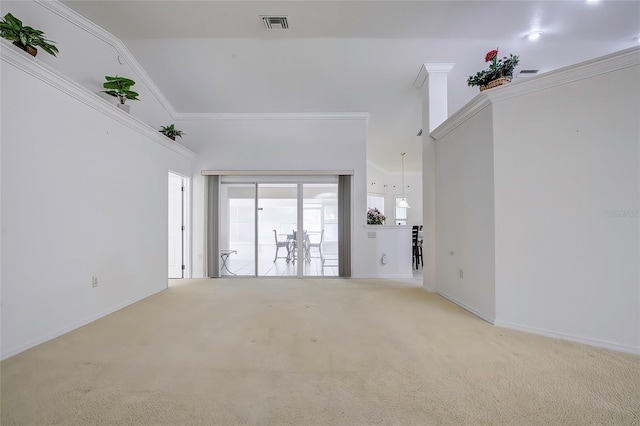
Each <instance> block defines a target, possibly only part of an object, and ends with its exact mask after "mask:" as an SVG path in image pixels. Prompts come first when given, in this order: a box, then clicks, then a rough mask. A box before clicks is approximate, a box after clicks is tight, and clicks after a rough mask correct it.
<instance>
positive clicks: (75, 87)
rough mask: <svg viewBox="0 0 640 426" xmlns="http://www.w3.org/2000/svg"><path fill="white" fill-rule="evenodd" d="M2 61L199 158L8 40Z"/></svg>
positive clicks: (2, 44)
mask: <svg viewBox="0 0 640 426" xmlns="http://www.w3.org/2000/svg"><path fill="white" fill-rule="evenodd" d="M0 60H2V61H3V62H5V63H6V64H8V65H11V66H13V67H16V68H18V69H19V70H21V71H23V72H25V73H27V74H29V75H31V76H32V77H35V78H37V79H38V80H40V81H42V82H43V83H46V84H48V85H49V86H51V87H53V88H55V89H57V90H59V91H60V92H62V93H64V94H66V95H67V96H69V97H71V98H74V99H76V100H78V101H80V102H82V103H83V104H85V105H87V106H89V107H91V108H93V109H94V110H96V111H98V112H100V113H102V114H104V115H106V116H108V117H109V118H112V119H113V120H115V121H118V122H119V123H121V124H123V125H125V126H127V127H129V128H130V129H132V130H135V131H136V132H138V133H140V134H141V135H143V136H145V137H146V138H148V139H150V140H152V141H153V142H156V143H157V144H159V145H162V146H164V147H165V148H167V149H169V150H171V151H173V152H175V153H177V154H180V155H182V156H183V157H186V158H188V159H190V160H195V159H196V154H195V153H194V152H192V151H190V150H188V149H187V148H185V147H183V146H182V145H180V144H178V143H175V142H173V141H171V142H169V141H168V140H167V138H166V137H165V136H163V135H162V134H161V133H159V132H158V131H157V130H155V129H153V128H151V127H150V126H149V125H147V124H146V123H144V122H142V121H141V120H139V119H137V118H135V117H134V116H132V115H130V114H127V113H126V112H123V111H121V110H120V109H118V108H117V107H116V105H115V104H112V103H109V102H107V101H106V100H105V99H102V98H101V97H100V96H98V95H97V94H95V93H93V92H91V91H89V90H88V89H86V88H84V87H83V86H80V85H79V84H77V83H75V82H74V81H72V80H71V79H69V78H67V77H65V76H64V75H62V74H60V73H59V72H58V71H56V70H54V69H53V68H51V67H50V66H48V65H46V64H44V63H43V62H41V61H39V60H38V59H36V58H34V57H32V56H31V55H29V54H27V53H26V52H23V51H22V50H20V49H18V48H16V47H15V46H13V45H12V44H10V43H9V42H7V41H5V40H0Z"/></svg>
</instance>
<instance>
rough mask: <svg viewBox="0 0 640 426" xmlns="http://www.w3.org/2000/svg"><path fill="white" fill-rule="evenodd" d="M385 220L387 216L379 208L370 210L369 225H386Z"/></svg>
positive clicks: (368, 213) (368, 212)
mask: <svg viewBox="0 0 640 426" xmlns="http://www.w3.org/2000/svg"><path fill="white" fill-rule="evenodd" d="M385 220H387V218H386V216H385V215H383V214H382V213H380V210H378V209H377V208H375V207H374V208H370V209H369V210H368V211H367V225H384V221H385Z"/></svg>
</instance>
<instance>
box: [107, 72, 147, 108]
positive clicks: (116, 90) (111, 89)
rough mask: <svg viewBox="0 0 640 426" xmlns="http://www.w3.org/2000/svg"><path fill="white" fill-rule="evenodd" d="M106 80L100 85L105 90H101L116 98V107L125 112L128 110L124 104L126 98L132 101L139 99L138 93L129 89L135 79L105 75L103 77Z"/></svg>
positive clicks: (127, 106)
mask: <svg viewBox="0 0 640 426" xmlns="http://www.w3.org/2000/svg"><path fill="white" fill-rule="evenodd" d="M104 78H105V79H106V80H107V81H106V82H105V83H104V84H103V85H102V87H104V88H105V89H107V90H103V92H104V93H106V94H107V95H111V96H114V97H116V98H118V104H117V106H118V108H120V109H123V110H124V111H126V112H129V105H126V104H125V102H126V101H127V99H129V100H132V101H139V99H138V94H137V93H136V92H134V91H133V90H131V86H133V85H134V84H136V82H135V81H133V80H131V79H130V78H126V77H118V76H117V75H116V76H115V77H110V76H108V75H106V76H105V77H104Z"/></svg>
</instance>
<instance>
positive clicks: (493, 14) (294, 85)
mask: <svg viewBox="0 0 640 426" xmlns="http://www.w3.org/2000/svg"><path fill="white" fill-rule="evenodd" d="M63 3H65V4H66V5H67V6H69V7H71V8H72V9H74V10H75V11H77V12H78V13H80V14H81V15H83V16H85V17H86V18H88V19H90V20H91V21H93V22H95V23H96V24H98V25H100V26H102V27H103V28H105V29H106V30H108V31H110V32H111V33H113V34H114V35H115V36H117V37H118V38H120V39H121V40H122V41H123V42H124V43H125V44H126V45H127V47H128V48H129V49H130V50H131V52H132V53H133V54H134V56H135V57H136V58H137V60H138V61H139V62H140V64H141V65H142V66H143V67H144V68H145V70H146V71H147V73H148V74H149V75H150V76H151V78H152V79H153V80H154V82H155V83H156V84H157V85H158V87H159V88H160V89H161V90H162V91H163V93H164V94H165V95H166V97H167V98H168V100H169V102H170V103H171V104H172V105H173V107H174V108H175V109H176V111H178V112H179V113H291V112H302V113H326V112H367V113H369V114H370V119H369V124H368V130H367V158H368V160H369V161H371V162H373V163H374V164H376V165H378V166H380V167H381V168H383V169H385V170H388V171H397V170H399V169H400V152H407V155H406V162H405V168H406V170H408V171H411V170H421V154H420V153H421V138H420V137H418V136H416V134H417V132H418V131H419V130H420V129H421V128H422V123H421V100H420V91H419V89H417V88H415V87H414V81H415V79H416V76H417V74H418V71H419V70H420V67H421V65H422V64H423V63H437V62H446V63H454V64H455V66H454V68H453V69H452V71H451V72H450V74H449V84H448V93H449V95H448V97H449V114H451V113H453V112H454V111H456V110H457V109H459V108H460V107H462V106H463V105H464V104H465V103H467V102H468V101H470V100H471V99H472V98H473V97H474V96H476V95H477V94H478V88H476V87H473V88H472V87H468V86H467V84H466V79H467V77H468V76H469V75H472V74H475V73H476V72H477V71H479V70H481V69H484V68H485V67H486V64H485V62H484V55H485V53H486V52H487V51H489V50H491V49H494V48H496V47H497V48H499V50H500V54H501V55H507V54H509V53H513V54H517V55H519V56H520V58H521V61H520V66H519V67H518V68H517V69H516V74H517V73H518V71H519V70H522V69H538V70H540V72H545V71H550V70H553V69H556V68H559V67H562V66H566V65H570V64H573V63H576V62H580V61H584V60H587V59H592V58H595V57H597V56H601V55H604V54H608V53H612V52H615V51H618V50H622V49H624V48H628V47H632V46H636V45H638V36H639V35H640V1H613V0H602V1H599V2H594V1H590V2H588V1H584V0H571V1H451V0H450V1H326V0H325V1H152V0H151V1H126V0H121V1H94V0H92V1H64V2H63ZM263 15H270V16H273V15H276V16H286V17H287V19H288V23H289V29H287V30H268V29H267V28H265V26H264V24H263V21H262V19H261V16H263ZM532 30H541V31H543V34H542V37H541V38H540V39H539V40H537V41H534V42H532V41H530V40H528V38H527V37H526V36H527V34H528V33H529V32H530V31H532ZM516 80H517V79H516Z"/></svg>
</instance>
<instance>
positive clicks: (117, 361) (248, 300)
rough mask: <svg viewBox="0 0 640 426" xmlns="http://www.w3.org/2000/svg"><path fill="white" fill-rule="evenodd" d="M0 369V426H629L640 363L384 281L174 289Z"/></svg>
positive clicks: (236, 282)
mask: <svg viewBox="0 0 640 426" xmlns="http://www.w3.org/2000/svg"><path fill="white" fill-rule="evenodd" d="M0 367H1V373H2V377H1V384H2V388H1V400H2V406H1V409H2V411H1V420H2V424H3V425H53V424H56V425H238V424H246V425H430V424H440V425H601V424H602V425H634V424H635V425H638V424H640V357H637V356H633V355H629V354H622V353H617V352H612V351H608V350H603V349H597V348H593V347H589V346H584V345H580V344H576V343H570V342H565V341H560V340H555V339H549V338H545V337H540V336H535V335H529V334H526V333H521V332H517V331H511V330H505V329H501V328H497V327H493V326H492V325H490V324H488V323H486V322H484V321H482V320H480V319H478V318H477V317H475V316H473V315H472V314H470V313H468V312H466V311H464V310H463V309H461V308H459V307H457V306H456V305H454V304H452V303H450V302H448V301H447V300H445V299H443V298H441V297H440V296H438V295H435V294H430V293H427V292H425V291H423V290H422V289H419V288H415V287H413V288H412V287H410V286H409V285H408V284H402V283H393V282H389V281H376V280H355V279H354V280H338V279H328V280H320V279H318V280H297V279H293V280H283V279H276V278H273V279H219V280H186V281H181V282H178V283H177V285H174V286H172V287H170V288H169V289H168V290H166V291H163V292H161V293H158V294H157V295H154V296H152V297H149V298H147V299H145V300H143V301H141V302H139V303H136V304H134V305H132V306H129V307H127V308H125V309H122V310H120V311H118V312H116V313H114V314H111V315H109V316H107V317H105V318H103V319H101V320H99V321H96V322H94V323H91V324H89V325H87V326H85V327H82V328H80V329H78V330H75V331H73V332H71V333H68V334H66V335H64V336H61V337H59V338H57V339H54V340H52V341H50V342H47V343H45V344H42V345H40V346H38V347H35V348H33V349H31V350H28V351H26V352H23V353H21V354H18V355H16V356H14V357H12V358H9V359H7V360H5V361H3V362H2V363H1V364H0Z"/></svg>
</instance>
